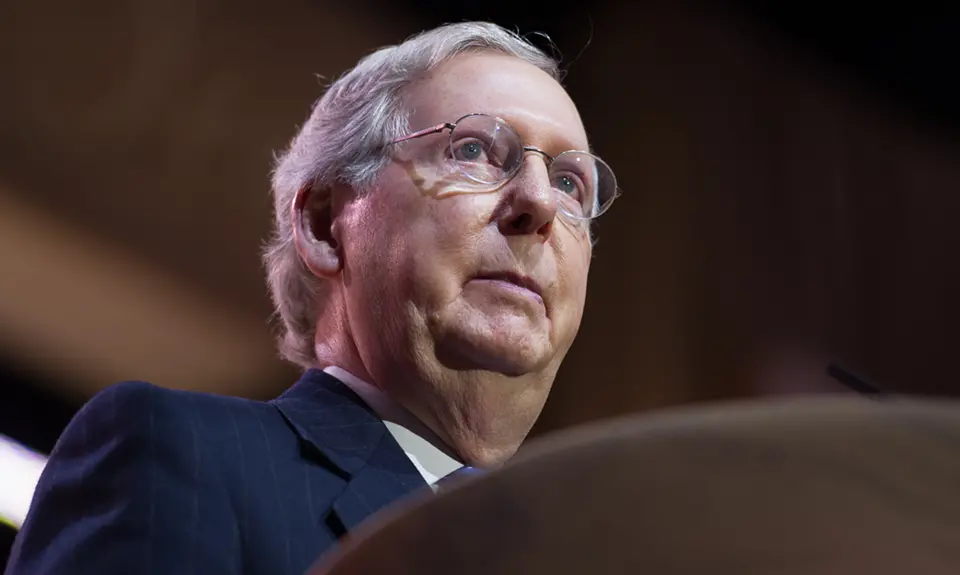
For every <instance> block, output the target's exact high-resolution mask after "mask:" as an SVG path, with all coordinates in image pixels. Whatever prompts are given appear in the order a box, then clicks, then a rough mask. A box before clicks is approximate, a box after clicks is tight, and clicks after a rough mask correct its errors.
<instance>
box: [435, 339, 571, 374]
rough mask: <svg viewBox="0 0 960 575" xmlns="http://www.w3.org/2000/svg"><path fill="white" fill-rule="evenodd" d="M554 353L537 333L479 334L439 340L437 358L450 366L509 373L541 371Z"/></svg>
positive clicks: (449, 367)
mask: <svg viewBox="0 0 960 575" xmlns="http://www.w3.org/2000/svg"><path fill="white" fill-rule="evenodd" d="M552 357H553V353H552V350H551V346H550V345H549V342H546V341H542V340H538V338H534V337H527V338H523V339H521V340H519V341H518V340H516V339H514V340H507V341H504V340H495V341H489V338H479V337H478V338H463V339H461V340H460V341H452V340H450V339H446V340H445V341H443V342H438V343H437V359H438V360H439V361H440V363H441V364H443V365H444V367H447V368H448V369H455V370H461V371H467V370H480V371H489V372H494V373H499V374H502V375H506V376H508V377H519V376H522V375H527V374H530V373H538V372H541V371H543V370H544V369H546V368H547V367H548V366H549V364H550V360H551V359H552Z"/></svg>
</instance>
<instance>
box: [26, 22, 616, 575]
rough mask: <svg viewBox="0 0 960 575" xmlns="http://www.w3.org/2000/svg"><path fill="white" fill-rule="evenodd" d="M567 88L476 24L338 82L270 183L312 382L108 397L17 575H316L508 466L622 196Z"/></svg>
mask: <svg viewBox="0 0 960 575" xmlns="http://www.w3.org/2000/svg"><path fill="white" fill-rule="evenodd" d="M559 76H560V75H559V72H558V69H557V63H556V62H555V61H554V60H552V59H550V58H549V57H547V56H546V55H545V54H543V53H542V52H541V51H539V50H537V49H536V48H535V47H533V46H531V45H530V44H528V43H527V42H526V41H524V40H523V39H521V38H520V37H518V36H516V35H514V34H511V33H509V32H507V31H505V30H503V29H502V28H499V27H497V26H494V25H491V24H483V23H465V24H458V25H451V26H445V27H441V28H438V29H435V30H432V31H429V32H426V33H424V34H421V35H419V36H416V37H414V38H412V39H410V40H408V41H406V42H405V43H403V44H400V45H398V46H393V47H389V48H385V49H382V50H380V51H378V52H375V53H374V54H372V55H370V56H368V57H366V58H364V59H363V60H362V61H361V62H360V63H359V64H358V65H357V66H356V67H355V68H354V69H353V70H351V71H350V72H349V73H347V74H346V75H344V76H343V77H342V78H341V79H339V80H338V81H337V82H335V83H334V84H333V85H332V86H331V87H330V88H329V90H328V91H327V92H326V94H325V95H324V96H323V97H322V98H321V99H320V101H319V102H318V103H317V104H316V106H315V108H314V110H313V112H312V114H311V116H310V118H309V120H308V121H307V123H306V124H305V125H304V127H303V129H302V130H301V131H300V133H299V134H298V135H297V136H296V138H295V139H294V140H293V142H292V144H291V146H290V148H289V150H288V151H287V152H286V154H284V155H283V156H282V157H281V158H280V160H279V163H278V164H277V166H276V170H275V174H274V178H273V191H274V194H275V198H276V226H277V229H276V234H275V237H274V239H273V241H272V243H271V244H270V245H269V247H268V250H267V252H266V254H265V262H266V267H267V271H268V276H269V283H270V287H271V290H272V293H273V297H274V301H275V302H276V305H277V310H278V312H279V315H280V317H281V318H282V320H283V326H284V328H285V334H284V337H283V339H282V342H281V346H282V351H283V353H284V355H285V356H286V357H287V358H288V359H290V360H292V361H294V362H296V363H297V364H299V365H301V366H303V367H304V368H305V373H304V375H303V377H302V379H301V380H300V381H299V382H298V383H296V384H295V385H294V386H293V387H291V388H290V389H289V390H288V391H287V392H286V393H284V394H283V395H282V396H281V397H279V398H278V399H276V400H274V401H271V402H267V403H262V402H255V401H248V400H244V399H237V398H227V397H218V396H212V395H205V394H196V393H187V392H179V391H171V390H165V389H162V388H159V387H154V386H152V385H150V384H147V383H141V382H127V383H122V384H119V385H116V386H113V387H111V388H109V389H107V390H106V391H104V392H102V393H101V394H99V395H98V396H97V397H95V398H94V399H93V400H92V401H91V402H90V403H89V404H88V405H87V406H86V407H85V408H84V409H83V410H82V411H81V412H80V413H79V414H78V415H77V417H76V418H75V420H74V421H73V422H72V423H71V424H70V426H69V427H68V428H67V430H66V431H65V432H64V434H63V437H62V438H61V440H60V442H59V444H58V445H57V447H56V449H55V450H54V453H53V454H52V455H51V458H50V462H49V465H48V467H47V469H46V471H45V473H44V475H43V477H42V479H41V481H40V484H39V486H38V489H37V495H36V498H35V500H34V503H33V506H32V509H31V511H30V514H29V517H28V518H27V520H26V522H25V524H24V526H23V530H22V532H21V533H20V536H19V538H18V540H17V543H16V546H15V548H14V551H13V553H12V557H11V559H10V565H9V569H8V574H9V575H27V574H54V573H56V574H61V573H62V574H68V573H69V574H78V573H90V574H94V573H96V574H98V575H108V574H118V575H119V574H123V575H128V574H131V573H158V574H159V573H162V574H164V575H169V574H178V575H179V574H188V573H198V574H202V575H218V574H221V573H224V574H226V573H263V574H267V573H269V574H271V575H272V574H277V573H282V574H291V575H293V574H300V573H303V571H304V570H305V569H307V568H308V567H309V565H310V564H311V563H312V562H313V561H314V560H315V559H316V558H317V557H318V556H319V555H320V554H321V553H323V552H324V550H326V549H328V548H329V547H330V546H332V545H334V544H335V542H336V541H337V539H338V538H339V537H340V536H342V535H343V534H345V533H347V532H349V531H350V530H351V529H353V528H354V527H355V526H356V525H357V524H359V523H360V522H362V521H364V520H365V519H366V518H367V517H368V516H370V515H371V514H373V513H374V512H376V511H377V510H379V509H381V508H383V507H385V506H387V505H389V504H391V503H392V502H394V501H397V500H399V499H401V498H403V497H405V496H408V495H411V494H414V493H418V492H424V491H425V490H426V493H429V487H430V486H433V485H434V484H436V483H437V482H438V481H442V480H443V479H445V478H446V476H448V475H451V474H453V473H455V472H457V471H459V470H461V469H462V468H471V469H474V468H485V467H490V466H494V465H496V464H497V463H499V462H502V461H504V460H505V459H507V458H508V457H510V456H511V455H512V454H513V453H514V452H515V451H516V449H517V448H518V446H519V445H520V443H521V441H523V439H524V437H525V436H526V435H527V433H528V432H529V430H530V428H531V427H532V425H533V423H534V421H535V420H536V418H537V416H538V414H539V413H540V411H541V408H542V407H543V404H544V401H545V400H546V398H547V394H548V392H549V390H550V386H551V384H552V383H553V380H554V377H555V376H556V373H557V369H558V368H559V367H560V362H561V361H562V360H563V358H564V356H565V354H566V353H567V350H568V349H569V348H570V345H571V344H572V343H573V340H574V337H575V335H576V333H577V329H578V327H579V325H580V320H581V316H582V313H583V305H584V299H585V295H586V288H587V271H588V268H589V266H590V258H591V235H590V223H591V220H592V219H593V218H595V217H596V216H598V215H600V214H601V213H602V212H603V211H604V210H606V209H607V208H608V207H609V206H610V204H611V202H612V201H613V200H614V198H615V197H616V195H617V186H616V182H615V180H614V177H613V173H612V172H611V171H610V168H609V167H608V166H607V165H606V164H605V163H603V162H602V161H601V160H600V159H599V158H597V157H596V156H593V155H592V154H590V153H589V152H586V151H583V150H588V149H589V143H588V141H587V137H586V134H585V131H584V128H583V126H582V124H581V120H580V117H579V115H578V113H577V109H576V107H575V106H574V104H573V102H572V101H571V100H570V98H569V97H568V96H567V94H566V92H565V91H564V89H563V88H562V87H561V85H560V84H559V83H558V79H559ZM171 361H175V358H171Z"/></svg>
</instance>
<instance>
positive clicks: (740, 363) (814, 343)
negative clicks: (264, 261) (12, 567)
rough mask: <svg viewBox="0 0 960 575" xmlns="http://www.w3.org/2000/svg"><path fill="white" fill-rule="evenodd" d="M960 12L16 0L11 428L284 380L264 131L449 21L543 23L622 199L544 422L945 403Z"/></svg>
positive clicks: (5, 229)
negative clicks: (139, 384) (852, 397)
mask: <svg viewBox="0 0 960 575" xmlns="http://www.w3.org/2000/svg"><path fill="white" fill-rule="evenodd" d="M958 7H960V3H956V2H942V3H930V2H927V3H923V2H898V1H894V2H891V3H888V4H886V5H883V4H876V3H871V4H864V3H849V4H847V5H844V4H843V3H842V2H830V3H827V2H811V1H807V2H784V1H781V2H748V1H733V0H730V1H720V0H717V1H707V0H703V1H694V0H674V1H669V2H668V1H662V2H636V3H628V2H623V1H617V0H605V1H594V2H582V3H579V4H577V3H568V4H564V3H562V2H549V3H546V2H515V1H506V0H485V1H479V2H475V1H472V0H461V1H459V2H442V1H436V0H403V1H399V2H388V1H386V0H356V1H354V2H349V3H342V2H336V3H335V2H324V1H320V0H314V1H309V0H274V1H272V2H266V1H263V0H259V1H258V0H244V1H237V2H229V3H227V2H215V1H213V0H194V1H192V2H150V1H147V0H113V1H110V0H103V1H98V2H92V3H70V2H53V3H37V2H30V1H27V0H12V1H9V2H4V3H3V5H2V6H0V73H2V76H0V77H2V80H0V82H2V83H0V86H2V89H0V264H2V271H0V381H2V388H0V390H2V391H0V434H2V435H6V436H8V437H10V438H13V439H15V440H17V441H19V442H21V443H22V444H24V445H27V446H29V447H31V448H33V449H35V450H37V451H39V452H41V453H48V452H49V450H50V449H51V448H52V446H53V444H54V442H55V441H56V438H57V436H58V434H59V432H60V431H61V430H62V428H63V427H64V425H65V424H66V423H67V421H69V418H70V417H71V416H72V415H73V413H75V411H76V409H77V408H78V407H79V406H80V405H81V404H82V402H83V401H85V400H86V399H87V398H89V397H90V396H91V395H92V394H93V393H95V392H96V391H97V390H99V389H101V388H102V387H104V386H106V385H108V384H110V383H113V382H116V381H118V380H123V379H147V380H150V381H152V382H154V383H157V384H160V385H165V386H170V387H177V388H185V389H196V390H203V391H211V392H218V393H229V394H236V395H244V396H250V397H257V398H270V397H273V396H275V395H276V394H278V393H279V392H281V391H282V390H283V389H284V388H285V387H286V386H287V385H289V384H290V383H292V382H293V381H294V378H295V377H296V370H295V369H293V368H291V367H289V366H286V365H284V364H283V363H282V362H280V361H279V360H278V359H276V356H275V354H274V349H273V345H272V339H271V338H272V328H271V326H270V314H271V307H270V304H269V301H268V297H267V294H266V289H265V287H264V283H263V281H262V278H261V269H260V264H259V259H258V250H259V247H260V245H261V242H262V241H263V239H264V238H265V237H266V235H267V233H268V230H269V223H270V206H271V204H270V197H269V188H268V171H269V169H270V162H271V154H272V151H274V150H277V149H279V148H281V147H283V146H284V145H285V143H286V141H287V140H288V139H289V138H290V137H291V136H292V135H293V133H294V129H295V126H296V125H298V124H299V123H300V122H302V120H303V119H304V117H305V115H306V114H307V112H308V109H309V106H310V104H311V102H312V101H313V100H314V99H315V98H316V97H318V96H319V95H320V93H321V84H320V81H319V80H318V78H317V75H321V76H323V77H326V78H331V77H334V76H336V75H337V74H339V73H340V72H342V71H343V70H345V69H346V68H347V67H349V66H350V65H352V64H353V63H355V61H356V60H357V59H358V58H359V57H360V56H362V55H363V54H365V53H367V52H369V51H371V50H373V49H375V48H377V47H379V46H381V45H385V44H391V43H396V42H398V41H401V40H402V39H403V38H405V37H406V36H408V35H410V34H413V33H415V32H417V31H420V30H422V29H425V28H428V27H432V26H434V25H438V24H441V23H444V22H449V21H457V20H463V19H487V20H494V21H496V22H499V23H501V24H504V25H507V26H510V27H514V28H517V29H519V31H521V32H523V33H527V32H538V31H539V32H545V33H547V34H549V36H550V37H552V38H553V40H554V41H555V43H556V45H557V47H558V49H559V51H560V52H561V53H562V55H563V56H564V59H565V61H566V64H567V65H568V68H569V76H568V81H567V85H568V87H569V90H570V91H571V93H572V95H573V97H574V99H575V100H576V101H577V102H578V104H579V106H580V108H581V112H582V114H583V116H584V119H585V122H586V125H587V126H588V128H589V130H590V132H591V137H592V139H593V142H594V145H595V148H596V149H597V150H599V153H600V154H601V155H603V156H604V158H606V159H607V160H608V161H609V162H610V163H611V164H612V165H613V166H614V169H615V170H616V171H617V174H618V177H619V179H620V181H621V184H622V187H623V189H624V196H623V197H622V198H621V199H620V200H619V201H618V203H617V205H616V206H615V208H614V209H613V210H612V211H611V212H610V213H609V214H607V215H605V216H604V217H603V218H602V220H601V222H600V226H599V238H600V240H599V244H598V247H597V251H596V252H595V253H596V258H595V261H594V264H593V269H592V276H591V286H590V287H591V289H590V293H589V298H588V305H587V314H586V318H585V320H584V324H583V326H582V329H581V332H580V336H579V339H578V342H577V344H576V345H575V346H574V349H573V351H572V352H571V356H570V357H569V359H568V360H567V362H566V363H565V364H564V369H563V371H562V373H561V376H560V378H559V380H558V382H557V385H556V388H555V391H554V393H553V395H552V396H551V399H550V401H549V403H548V405H547V409H546V411H545V413H544V415H543V417H542V419H541V421H540V423H539V424H538V427H537V429H536V433H543V432H546V431H550V430H553V429H557V428H560V427H564V426H569V425H574V424H577V423H581V422H585V421H589V420H593V419H597V418H601V417H608V416H613V415H617V414H621V413H625V412H635V411H642V410H648V409H654V408H657V407H661V406H667V405H674V404H680V403H689V402H698V401H708V400H718V399H724V398H733V397H744V396H759V395H772V394H786V393H805V392H828V393H843V392H844V390H843V388H842V386H840V385H838V384H836V383H835V382H833V381H832V380H831V379H830V378H828V377H826V375H825V368H826V365H827V364H828V363H829V362H830V361H839V362H841V363H843V364H845V365H847V366H849V367H850V368H851V369H853V370H854V371H856V372H858V373H859V374H862V375H863V376H865V377H868V378H870V379H871V380H872V381H874V382H877V384H878V385H880V386H882V387H884V388H885V389H888V390H890V391H896V392H903V393H920V394H937V395H957V394H960V383H958V381H957V378H956V375H955V370H954V368H953V363H954V362H953V361H952V360H953V357H952V353H951V351H952V350H950V349H949V347H950V344H953V343H956V342H957V341H958V338H957V337H956V335H955V332H956V327H955V326H956V325H957V322H958V320H960V306H958V304H957V298H956V294H957V293H960V265H958V263H957V262H958V259H960V226H958V225H957V224H956V219H957V216H958V214H960V194H958V192H960V88H958V85H957V76H958V73H957V72H958V70H957V62H958V61H960V60H958V57H960V35H958V34H957V33H956V30H957V29H960V8H958ZM951 296H952V297H951ZM0 465H2V466H6V469H0V490H2V489H5V485H8V484H9V481H10V478H11V474H13V473H16V470H14V469H13V467H11V465H12V464H10V463H9V462H3V461H0ZM4 482H7V483H4ZM0 495H2V493H0ZM0 530H3V534H2V536H0V560H2V559H3V558H5V557H6V554H7V551H8V549H9V544H10V542H11V540H12V537H13V534H14V533H15V531H14V530H13V529H11V528H8V527H5V526H2V525H0ZM0 565H2V563H0Z"/></svg>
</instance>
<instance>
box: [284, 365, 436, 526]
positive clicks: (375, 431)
mask: <svg viewBox="0 0 960 575" xmlns="http://www.w3.org/2000/svg"><path fill="white" fill-rule="evenodd" d="M271 403H272V404H273V405H274V406H276V407H277V409H279V410H280V412H281V413H282V414H283V417H284V418H285V419H286V420H287V421H288V422H289V423H290V425H291V426H292V427H293V429H294V431H295V432H296V433H297V435H299V436H300V438H301V440H302V441H303V442H304V445H305V446H306V447H307V448H308V452H310V453H312V454H313V455H315V456H319V457H320V458H321V459H322V460H324V461H325V462H326V463H328V464H330V465H332V467H333V468H334V469H335V471H337V472H338V473H339V474H341V475H342V476H343V477H344V479H345V480H346V482H347V485H346V488H345V489H344V490H343V492H342V493H341V494H340V495H339V496H338V497H337V498H336V499H335V500H334V502H333V512H334V513H335V514H336V516H337V518H338V519H339V520H340V522H341V523H342V524H343V526H344V527H345V528H346V529H347V531H349V530H351V529H353V528H354V527H356V526H357V525H359V524H360V523H361V522H362V521H363V520H364V519H366V518H367V517H369V516H370V515H372V514H373V513H375V512H376V511H378V510H380V509H382V508H383V507H386V506H387V505H389V504H390V503H392V502H394V501H396V500H398V499H401V498H403V497H404V496H406V495H408V494H410V493H413V492H415V491H417V490H419V489H424V488H426V482H425V481H424V480H423V477H422V476H421V475H420V472H419V471H417V469H416V468H415V467H414V466H413V463H411V462H410V459H409V458H408V457H407V455H406V454H405V453H404V452H403V450H402V449H401V448H400V446H399V445H398V444H397V442H396V440H394V438H393V436H392V435H391V434H390V433H389V432H388V431H387V428H386V426H385V425H384V424H383V422H382V421H380V419H379V418H378V417H377V416H376V414H374V413H373V412H372V411H370V409H369V408H368V407H367V406H366V404H364V403H363V401H362V400H361V399H360V398H359V397H358V396H357V395H356V394H355V393H354V392H353V391H352V390H351V389H350V388H348V387H347V386H346V385H344V384H343V383H342V382H341V381H340V380H338V379H337V378H335V377H333V376H331V375H329V374H327V373H324V372H323V371H320V370H313V369H312V370H308V371H307V372H306V373H304V375H303V377H301V378H300V381H298V382H297V383H296V384H295V385H294V386H293V387H291V388H290V389H289V390H287V392H286V393H284V394H283V395H281V396H280V397H279V398H277V399H276V400H274V401H272V402H271Z"/></svg>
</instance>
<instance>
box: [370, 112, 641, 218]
mask: <svg viewBox="0 0 960 575" xmlns="http://www.w3.org/2000/svg"><path fill="white" fill-rule="evenodd" d="M476 116H483V117H485V118H491V119H493V120H496V121H497V122H500V123H501V124H503V125H504V126H506V127H508V128H510V130H512V131H513V133H514V134H516V136H517V139H518V140H519V141H520V149H521V150H522V151H523V153H524V154H526V153H528V152H534V153H537V154H539V155H540V156H542V157H543V158H544V159H545V162H544V163H545V164H546V165H547V169H548V170H549V169H550V166H551V165H552V164H553V163H554V162H555V161H556V159H557V158H559V157H560V156H562V155H563V154H570V153H575V154H585V155H587V156H590V157H592V158H595V159H597V160H600V161H601V162H603V164H604V165H605V166H607V169H608V170H609V171H610V176H611V177H612V178H613V196H612V197H611V198H610V201H608V202H607V203H606V205H605V207H603V209H602V210H601V211H598V212H597V213H596V214H595V215H593V216H590V217H584V216H577V215H574V214H571V213H569V212H567V210H564V209H563V208H562V207H561V208H560V211H561V212H563V214H564V215H566V216H568V217H570V218H573V219H575V220H577V221H581V222H589V221H593V220H595V219H597V218H598V217H600V216H602V215H603V214H605V213H606V212H607V210H609V209H610V206H612V205H613V202H614V201H616V199H617V198H619V197H620V196H621V195H622V193H621V191H620V186H619V185H618V184H617V175H616V174H615V173H614V172H613V168H611V167H610V164H607V162H606V161H604V159H603V158H601V157H600V156H598V155H596V154H593V153H591V152H587V151H584V150H564V151H562V152H560V153H559V154H557V155H556V156H554V155H551V154H549V153H548V152H546V151H544V150H541V149H540V148H537V147H536V146H527V145H524V143H523V137H522V136H520V133H519V132H517V129H516V128H514V127H513V126H512V125H511V124H510V123H509V122H507V121H506V120H504V119H503V118H500V117H498V116H493V115H490V114H484V113H483V112H473V113H470V114H465V115H463V116H461V117H459V118H457V120H456V121H454V122H443V123H441V124H437V125H435V126H430V127H429V128H424V129H422V130H417V131H416V132H413V133H412V134H408V135H406V136H403V137H401V138H397V139H396V140H393V141H392V142H389V143H388V145H390V146H393V145H396V144H401V143H403V142H408V141H410V140H415V139H417V138H422V137H424V136H430V135H433V134H439V133H441V132H443V131H444V130H450V137H451V138H452V136H453V130H454V129H456V127H457V124H459V123H460V122H462V121H463V120H465V119H467V118H471V117H476ZM449 145H450V147H451V149H452V147H453V140H452V139H451V140H450V144H449ZM522 167H523V162H522V161H521V162H519V163H518V164H517V166H516V167H515V168H513V170H512V173H510V174H509V175H508V176H507V177H505V178H503V179H502V180H500V181H499V182H495V183H494V182H483V181H480V180H478V179H476V178H473V177H471V176H470V174H467V173H464V172H463V171H460V173H461V174H462V175H463V176H465V177H467V178H469V179H471V180H473V181H474V182H477V183H480V184H486V185H503V184H505V183H507V182H509V181H510V180H512V179H513V178H515V177H516V175H517V174H518V173H520V170H521V169H522Z"/></svg>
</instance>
